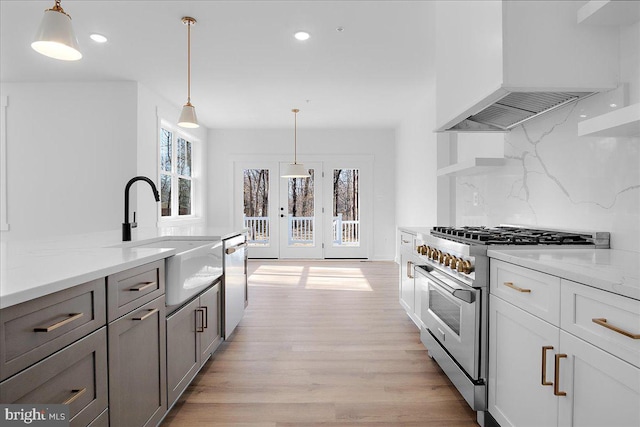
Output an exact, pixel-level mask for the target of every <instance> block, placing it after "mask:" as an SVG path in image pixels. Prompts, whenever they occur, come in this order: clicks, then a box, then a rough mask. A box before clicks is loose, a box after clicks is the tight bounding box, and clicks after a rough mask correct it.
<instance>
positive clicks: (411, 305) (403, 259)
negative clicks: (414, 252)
mask: <svg viewBox="0 0 640 427" xmlns="http://www.w3.org/2000/svg"><path fill="white" fill-rule="evenodd" d="M412 259H413V257H412V256H411V255H407V254H405V253H402V252H401V253H400V304H401V305H402V306H403V307H404V309H405V310H406V311H407V313H409V315H410V316H411V315H412V314H413V312H414V309H415V299H414V298H415V295H414V285H413V276H414V271H413V270H414V268H415V264H414V262H413V261H412Z"/></svg>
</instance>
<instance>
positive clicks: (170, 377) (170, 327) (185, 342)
mask: <svg viewBox="0 0 640 427" xmlns="http://www.w3.org/2000/svg"><path fill="white" fill-rule="evenodd" d="M199 306H200V301H199V300H198V299H197V298H196V299H195V300H193V301H191V302H190V303H189V304H187V305H186V306H184V307H182V308H181V309H180V310H178V311H176V312H175V313H173V314H172V315H171V316H169V317H168V318H167V397H168V405H169V406H171V405H173V403H174V402H175V401H176V400H177V399H178V397H179V396H180V394H182V392H183V391H184V389H185V388H187V386H188V385H189V383H190V382H191V380H192V379H193V377H195V376H196V374H197V373H198V369H199V368H200V358H199V355H200V340H199V337H198V335H199V334H196V330H199V328H200V325H201V324H202V317H201V313H202V312H201V311H199V310H198V307H199Z"/></svg>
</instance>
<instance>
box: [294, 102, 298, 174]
mask: <svg viewBox="0 0 640 427" xmlns="http://www.w3.org/2000/svg"><path fill="white" fill-rule="evenodd" d="M293 163H294V164H297V163H298V112H297V111H294V112H293Z"/></svg>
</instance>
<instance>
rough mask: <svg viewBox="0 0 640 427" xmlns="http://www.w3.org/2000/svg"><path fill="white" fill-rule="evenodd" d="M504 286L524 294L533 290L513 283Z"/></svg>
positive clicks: (506, 283) (505, 283)
mask: <svg viewBox="0 0 640 427" xmlns="http://www.w3.org/2000/svg"><path fill="white" fill-rule="evenodd" d="M503 285H505V286H506V287H507V288H511V289H514V290H516V291H518V292H523V293H529V292H531V289H525V288H521V287H519V286H516V285H514V284H513V282H504V283H503Z"/></svg>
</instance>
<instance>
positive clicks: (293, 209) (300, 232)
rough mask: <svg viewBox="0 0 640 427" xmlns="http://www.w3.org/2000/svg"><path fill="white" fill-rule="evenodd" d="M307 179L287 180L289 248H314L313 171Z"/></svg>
mask: <svg viewBox="0 0 640 427" xmlns="http://www.w3.org/2000/svg"><path fill="white" fill-rule="evenodd" d="M309 175H311V176H310V177H309V178H289V180H288V181H289V183H288V186H289V191H288V194H289V202H288V205H289V208H288V209H289V212H288V215H287V218H288V221H287V232H288V242H289V246H314V242H315V237H314V224H315V217H314V196H313V188H314V179H313V169H309Z"/></svg>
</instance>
